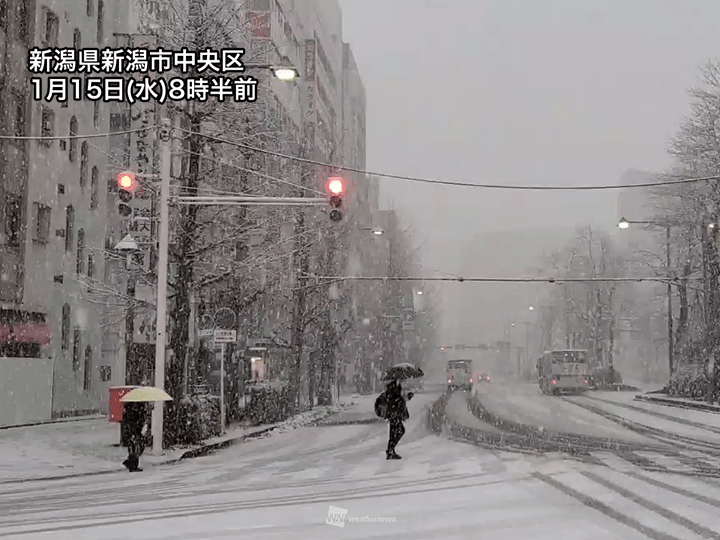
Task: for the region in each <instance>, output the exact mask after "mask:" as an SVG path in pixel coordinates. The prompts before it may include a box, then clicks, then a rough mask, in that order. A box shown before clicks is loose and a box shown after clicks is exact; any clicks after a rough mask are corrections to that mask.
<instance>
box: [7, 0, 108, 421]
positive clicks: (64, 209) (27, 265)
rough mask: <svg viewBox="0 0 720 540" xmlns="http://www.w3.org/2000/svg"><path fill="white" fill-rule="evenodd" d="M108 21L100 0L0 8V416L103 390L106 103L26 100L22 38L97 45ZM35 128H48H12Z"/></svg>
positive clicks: (64, 404)
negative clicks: (2, 388)
mask: <svg viewBox="0 0 720 540" xmlns="http://www.w3.org/2000/svg"><path fill="white" fill-rule="evenodd" d="M111 24H112V19H110V18H109V17H107V16H106V13H105V5H104V2H103V0H87V2H77V1H72V0H55V1H54V2H52V3H48V4H45V5H44V4H42V3H39V2H38V3H36V2H30V1H29V0H10V1H9V2H5V3H4V4H3V8H2V13H1V14H0V36H2V37H0V40H1V41H2V43H3V45H4V51H5V54H3V55H2V59H0V64H1V65H2V73H3V77H2V79H3V81H4V84H3V85H2V88H1V89H0V99H1V101H2V103H3V107H4V110H5V111H6V114H5V115H4V118H5V122H4V123H3V124H2V130H3V135H5V136H9V137H11V138H10V139H5V140H3V141H2V160H1V162H0V167H2V171H1V172H0V176H1V177H2V179H3V181H2V183H0V193H1V194H2V199H3V203H4V204H3V208H2V215H3V218H4V219H3V227H2V231H1V232H2V234H0V267H2V270H1V271H0V301H1V302H2V307H1V311H0V313H1V314H2V319H3V320H2V321H0V328H4V329H5V330H4V331H3V332H0V340H1V341H2V350H1V351H0V372H2V375H0V378H2V380H3V381H4V384H6V385H7V388H12V389H13V390H12V392H10V391H8V392H2V393H0V394H1V395H2V397H0V400H3V399H10V401H9V402H8V403H4V402H3V403H2V404H1V405H0V411H1V412H0V425H2V424H13V423H21V422H28V421H37V420H46V419H49V418H50V417H52V416H61V415H68V414H80V413H82V412H89V411H97V410H98V409H100V408H102V404H103V402H104V401H106V400H107V386H108V384H110V380H109V379H110V377H111V373H110V370H109V368H108V367H107V366H106V364H105V363H104V359H103V357H102V353H101V335H102V331H101V326H102V324H103V323H104V322H105V321H106V318H107V312H106V309H105V305H106V302H105V296H104V295H103V292H102V289H103V287H101V286H100V287H98V284H99V283H101V282H102V276H103V275H104V255H103V252H104V240H105V219H106V215H107V208H106V201H105V197H104V194H105V190H106V180H105V179H106V174H107V169H106V162H107V159H106V155H107V139H106V138H104V137H99V138H95V137H92V136H93V135H95V134H99V133H106V132H107V131H108V120H109V117H108V109H107V107H106V105H105V104H103V103H102V102H100V101H95V102H93V101H89V100H85V101H72V100H68V101H65V102H63V103H58V102H56V101H53V102H50V103H48V102H40V101H33V100H32V99H31V96H32V95H33V93H32V91H31V86H30V77H31V75H30V73H29V72H28V62H27V55H28V49H29V48H30V47H39V48H50V47H67V48H75V49H77V48H80V47H93V48H100V49H101V48H103V47H105V46H108V45H110V44H111V40H112V32H113V28H111V26H110V25H111ZM33 76H37V77H38V78H40V79H43V81H45V80H46V76H44V75H39V74H38V75H33ZM82 134H88V135H90V137H88V138H87V139H82V138H77V136H78V135H82ZM64 135H66V136H68V138H61V137H62V136H64ZM40 136H43V137H57V138H56V139H50V138H48V139H45V140H37V139H35V140H27V139H26V140H23V139H22V137H40ZM48 338H49V339H48ZM41 345H42V346H41ZM17 357H20V358H17Z"/></svg>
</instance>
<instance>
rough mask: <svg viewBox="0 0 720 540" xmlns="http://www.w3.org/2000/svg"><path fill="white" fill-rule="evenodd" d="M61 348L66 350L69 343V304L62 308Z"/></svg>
mask: <svg viewBox="0 0 720 540" xmlns="http://www.w3.org/2000/svg"><path fill="white" fill-rule="evenodd" d="M61 337H62V339H61V341H62V348H63V349H64V350H67V349H68V347H69V345H70V304H65V305H63V308H62V336H61Z"/></svg>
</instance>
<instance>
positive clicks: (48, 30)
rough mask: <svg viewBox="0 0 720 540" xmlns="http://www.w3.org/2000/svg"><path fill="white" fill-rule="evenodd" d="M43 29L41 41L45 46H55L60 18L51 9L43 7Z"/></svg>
mask: <svg viewBox="0 0 720 540" xmlns="http://www.w3.org/2000/svg"><path fill="white" fill-rule="evenodd" d="M44 12H45V30H44V34H43V42H44V44H45V46H46V47H57V45H58V29H59V28H60V19H58V16H57V15H55V14H54V13H53V12H52V11H50V10H49V9H47V8H45V9H44Z"/></svg>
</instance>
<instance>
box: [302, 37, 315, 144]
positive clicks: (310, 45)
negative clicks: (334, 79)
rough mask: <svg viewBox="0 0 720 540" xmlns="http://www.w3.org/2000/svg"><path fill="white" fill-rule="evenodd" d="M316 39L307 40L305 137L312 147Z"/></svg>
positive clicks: (313, 140) (313, 135) (313, 136)
mask: <svg viewBox="0 0 720 540" xmlns="http://www.w3.org/2000/svg"><path fill="white" fill-rule="evenodd" d="M315 61H316V51H315V40H314V39H306V40H305V88H306V92H307V94H306V96H305V103H306V104H307V108H306V110H305V119H304V121H303V122H304V125H305V138H306V140H308V141H310V146H311V148H312V147H314V146H315Z"/></svg>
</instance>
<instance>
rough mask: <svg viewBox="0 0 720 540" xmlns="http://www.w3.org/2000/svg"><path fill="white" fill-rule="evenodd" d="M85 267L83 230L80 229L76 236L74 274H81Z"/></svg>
mask: <svg viewBox="0 0 720 540" xmlns="http://www.w3.org/2000/svg"><path fill="white" fill-rule="evenodd" d="M84 266H85V230H84V229H80V230H79V231H78V234H77V253H76V254H75V273H76V274H78V275H80V274H82V273H83V267H84Z"/></svg>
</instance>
